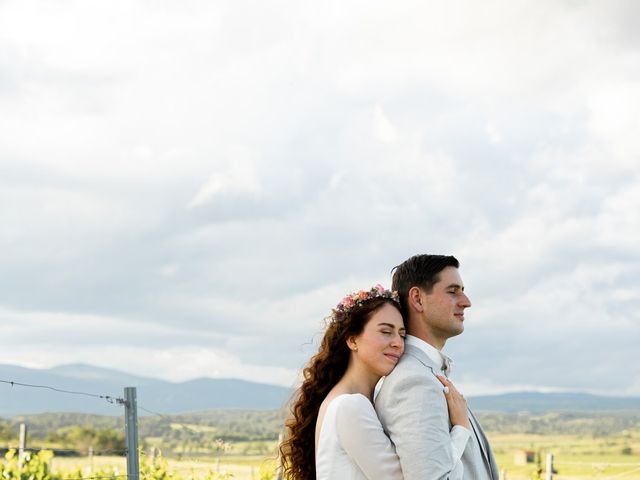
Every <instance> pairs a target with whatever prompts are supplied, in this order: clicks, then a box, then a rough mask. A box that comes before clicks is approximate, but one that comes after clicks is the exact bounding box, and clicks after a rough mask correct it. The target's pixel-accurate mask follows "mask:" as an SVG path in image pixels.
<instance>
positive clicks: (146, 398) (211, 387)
mask: <svg viewBox="0 0 640 480" xmlns="http://www.w3.org/2000/svg"><path fill="white" fill-rule="evenodd" d="M6 382H15V383H14V385H13V386H12V385H11V383H6ZM17 383H22V384H28V385H32V386H31V387H26V386H21V385H17ZM50 387H53V389H52V388H50ZM124 387H136V388H137V400H138V408H139V415H141V416H142V415H145V414H148V413H160V414H167V415H171V414H177V413H184V412H195V411H202V410H211V409H244V410H277V409H280V408H282V407H283V406H284V405H285V403H286V402H287V400H288V399H289V398H290V397H291V395H292V393H293V392H292V390H291V389H289V388H285V387H281V386H277V385H269V384H263V383H256V382H249V381H245V380H238V379H213V378H199V379H195V380H189V381H186V382H179V383H174V382H168V381H165V380H159V379H154V378H148V377H141V376H135V375H130V374H127V373H124V372H120V371H116V370H110V369H105V368H99V367H94V366H89V365H84V364H73V365H62V366H57V367H53V368H49V369H44V370H40V369H31V368H25V367H18V366H14V365H0V417H12V416H15V415H21V414H34V413H43V412H76V413H93V414H101V415H114V416H119V415H122V413H123V407H122V406H120V405H118V404H117V402H112V401H109V399H105V398H97V397H99V396H103V397H104V396H109V397H111V398H121V397H123V396H124V393H123V390H124ZM55 389H58V390H65V391H68V392H76V393H73V394H72V393H63V392H59V391H56V390H55ZM86 394H90V395H86ZM469 404H470V406H471V407H472V408H473V409H474V410H475V411H478V412H483V411H484V412H503V413H517V412H529V413H531V414H542V413H545V412H552V411H553V412H561V411H564V412H578V411H579V412H613V411H635V412H639V411H640V397H610V396H600V395H590V394H586V393H539V392H519V393H506V394H499V395H489V396H476V397H471V398H470V399H469Z"/></svg>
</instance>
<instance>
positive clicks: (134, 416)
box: [124, 387, 140, 480]
mask: <svg viewBox="0 0 640 480" xmlns="http://www.w3.org/2000/svg"><path fill="white" fill-rule="evenodd" d="M124 400H125V404H124V428H125V435H126V439H127V479H128V480H139V478H140V461H139V458H138V400H137V399H136V387H126V388H125V389H124Z"/></svg>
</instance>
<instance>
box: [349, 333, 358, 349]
mask: <svg viewBox="0 0 640 480" xmlns="http://www.w3.org/2000/svg"><path fill="white" fill-rule="evenodd" d="M347 347H349V350H351V351H352V352H357V351H358V345H357V344H356V338H355V337H349V338H347Z"/></svg>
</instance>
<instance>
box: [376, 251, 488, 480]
mask: <svg viewBox="0 0 640 480" xmlns="http://www.w3.org/2000/svg"><path fill="white" fill-rule="evenodd" d="M458 267H459V263H458V260H456V259H455V258H454V257H452V256H444V255H416V256H413V257H411V258H409V259H408V260H406V261H405V262H403V263H402V264H400V265H398V266H397V267H395V268H394V273H393V283H392V289H393V290H396V291H397V292H398V293H399V294H400V303H401V305H402V309H403V313H404V316H405V321H406V324H407V325H406V326H407V332H408V333H409V335H408V336H407V339H406V342H405V353H404V356H403V357H402V358H401V359H400V362H399V363H398V365H397V367H396V368H395V369H394V370H393V372H391V373H390V374H389V376H387V377H386V379H385V380H384V382H383V384H382V387H381V390H380V393H379V394H378V396H377V398H376V411H377V412H378V416H379V417H380V421H381V422H382V425H383V427H384V429H385V431H386V432H387V434H388V435H389V436H390V437H391V440H392V441H393V443H394V444H395V446H396V451H397V453H398V456H399V457H400V464H401V466H402V472H403V474H404V478H405V480H425V479H449V478H451V479H460V478H462V479H464V480H467V479H469V480H471V479H473V480H476V479H477V480H498V467H497V465H496V461H495V459H494V457H493V453H492V452H491V446H490V445H489V442H488V441H487V438H486V436H485V434H484V432H483V431H482V427H480V424H479V423H478V421H477V420H476V418H475V417H474V416H473V414H472V413H471V411H468V416H469V419H468V420H469V422H466V421H465V422H464V423H465V424H466V426H463V425H456V426H454V427H453V428H451V423H450V419H449V413H448V410H447V401H446V399H445V393H444V392H443V386H442V383H440V381H439V380H438V379H437V378H436V375H445V376H446V375H448V373H449V368H450V359H449V358H448V357H446V356H445V355H443V354H442V353H441V350H442V348H443V347H444V344H445V342H446V341H447V340H448V339H449V338H451V337H455V336H456V335H459V334H461V333H462V331H463V330H464V310H465V309H466V308H468V307H470V306H471V302H470V301H469V298H468V297H467V296H466V294H465V293H464V285H463V283H462V279H461V278H460V274H459V272H458ZM452 388H454V387H453V385H452ZM447 394H450V393H449V392H447ZM464 420H466V419H464Z"/></svg>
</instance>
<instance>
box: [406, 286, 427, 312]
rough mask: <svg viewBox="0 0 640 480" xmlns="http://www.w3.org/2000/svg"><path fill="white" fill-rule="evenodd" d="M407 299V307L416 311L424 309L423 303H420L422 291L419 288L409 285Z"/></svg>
mask: <svg viewBox="0 0 640 480" xmlns="http://www.w3.org/2000/svg"><path fill="white" fill-rule="evenodd" d="M407 300H408V303H409V307H411V308H412V309H413V310H415V311H416V312H422V311H423V310H424V305H422V291H421V290H420V288H418V287H411V288H410V289H409V294H408V295H407Z"/></svg>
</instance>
